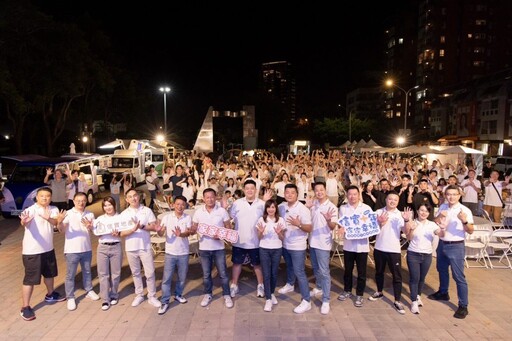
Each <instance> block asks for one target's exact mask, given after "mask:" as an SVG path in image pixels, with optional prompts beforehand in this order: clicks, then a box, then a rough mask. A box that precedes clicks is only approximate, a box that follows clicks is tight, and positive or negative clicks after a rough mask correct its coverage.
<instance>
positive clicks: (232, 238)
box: [197, 223, 238, 243]
mask: <svg viewBox="0 0 512 341" xmlns="http://www.w3.org/2000/svg"><path fill="white" fill-rule="evenodd" d="M197 232H198V233H200V234H202V235H205V236H208V237H212V238H219V239H222V240H225V241H228V242H230V243H236V242H237V241H238V231H235V230H231V229H227V228H225V227H220V226H215V225H208V224H203V223H201V224H198V225H197Z"/></svg>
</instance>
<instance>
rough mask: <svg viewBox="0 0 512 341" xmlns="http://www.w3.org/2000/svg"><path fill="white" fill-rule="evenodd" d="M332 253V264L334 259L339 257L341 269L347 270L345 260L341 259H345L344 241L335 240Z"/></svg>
mask: <svg viewBox="0 0 512 341" xmlns="http://www.w3.org/2000/svg"><path fill="white" fill-rule="evenodd" d="M331 251H332V256H331V262H332V260H333V259H334V257H338V259H339V260H340V267H342V268H345V266H344V264H343V260H342V259H341V258H342V257H343V240H339V239H333V241H332V247H331Z"/></svg>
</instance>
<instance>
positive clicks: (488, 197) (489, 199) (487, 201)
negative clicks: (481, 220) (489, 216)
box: [484, 181, 503, 207]
mask: <svg viewBox="0 0 512 341" xmlns="http://www.w3.org/2000/svg"><path fill="white" fill-rule="evenodd" d="M494 187H496V189H494ZM494 187H493V185H492V183H490V184H489V185H488V186H485V198H484V205H488V206H495V207H501V205H502V204H501V200H500V198H501V193H502V185H501V181H496V182H494ZM498 193H499V194H498ZM501 199H503V198H501Z"/></svg>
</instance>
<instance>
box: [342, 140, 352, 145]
mask: <svg viewBox="0 0 512 341" xmlns="http://www.w3.org/2000/svg"><path fill="white" fill-rule="evenodd" d="M350 144H351V143H350V141H349V140H347V141H345V143H343V144H342V145H341V147H350Z"/></svg>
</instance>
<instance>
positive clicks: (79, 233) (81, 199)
mask: <svg viewBox="0 0 512 341" xmlns="http://www.w3.org/2000/svg"><path fill="white" fill-rule="evenodd" d="M73 203H74V207H73V208H72V209H70V210H68V212H67V214H66V217H65V218H64V220H63V221H62V223H61V224H59V225H58V226H57V228H58V229H59V231H60V232H64V234H65V240H64V256H65V257H66V280H65V282H64V285H65V288H66V298H67V300H68V303H67V305H68V310H75V309H76V302H75V277H76V272H77V271H78V264H80V269H81V270H82V281H83V286H84V290H85V292H87V295H86V297H87V298H89V299H91V300H93V301H97V300H99V299H100V297H99V296H98V294H96V293H95V292H94V290H93V287H92V274H91V261H92V246H91V237H90V235H89V229H88V228H87V225H88V224H87V223H88V222H92V221H93V220H94V214H92V213H91V212H89V211H87V210H86V209H85V205H86V204H87V195H86V194H85V193H82V192H78V193H76V194H75V196H74V198H73Z"/></svg>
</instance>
